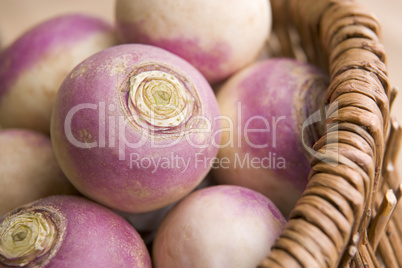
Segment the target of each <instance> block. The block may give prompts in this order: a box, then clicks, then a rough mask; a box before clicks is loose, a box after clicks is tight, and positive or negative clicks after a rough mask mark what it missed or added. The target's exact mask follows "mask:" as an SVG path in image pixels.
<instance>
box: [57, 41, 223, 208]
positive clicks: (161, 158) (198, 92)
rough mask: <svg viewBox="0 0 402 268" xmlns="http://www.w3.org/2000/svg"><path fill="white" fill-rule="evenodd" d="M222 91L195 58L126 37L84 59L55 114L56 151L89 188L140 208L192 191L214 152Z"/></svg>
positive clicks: (79, 184)
mask: <svg viewBox="0 0 402 268" xmlns="http://www.w3.org/2000/svg"><path fill="white" fill-rule="evenodd" d="M218 115H219V109H218V104H217V101H216V98H215V95H214V93H213V91H212V89H211V87H210V85H209V84H208V82H207V81H206V80H205V78H204V77H203V76H202V75H201V74H200V73H199V72H198V71H197V70H196V69H195V68H194V67H193V66H191V65H190V64H189V63H187V62H186V61H184V60H183V59H181V58H179V57H178V56H176V55H174V54H172V53H170V52H167V51H165V50H163V49H160V48H157V47H153V46H148V45H141V44H126V45H120V46H115V47H112V48H108V49H105V50H103V51H101V52H99V53H97V54H95V55H93V56H91V57H89V58H88V59H86V60H85V61H83V62H82V63H81V64H79V65H78V66H77V67H76V68H75V69H74V70H73V71H72V72H71V74H70V75H69V76H68V77H67V78H66V80H65V81H64V82H63V84H62V86H61V88H60V91H59V93H58V95H57V98H56V103H55V109H54V111H53V115H52V123H51V137H52V143H53V146H54V150H55V154H56V157H57V159H58V161H59V163H60V166H61V168H62V170H63V171H64V173H65V174H66V176H67V177H68V179H69V180H70V181H71V182H72V183H73V184H74V186H76V188H77V189H78V190H79V191H80V192H82V193H83V194H84V195H86V196H88V197H90V198H92V199H94V200H96V201H98V202H100V203H102V204H104V205H107V206H110V207H112V208H114V209H117V210H120V211H124V212H132V213H141V212H147V211H151V210H155V209H158V208H162V207H164V206H167V205H169V204H171V203H173V202H175V201H177V200H179V199H180V198H182V197H183V196H185V195H186V194H188V193H189V192H191V191H192V190H193V189H194V188H195V187H196V186H197V185H198V184H199V183H200V182H201V181H202V179H203V178H204V177H205V176H206V174H207V173H208V171H209V169H210V167H209V165H207V164H205V163H201V162H198V160H202V159H203V158H204V157H205V158H211V157H215V155H216V154H217V151H218V148H217V146H213V144H216V143H219V140H220V134H219V133H217V134H216V135H214V133H215V130H216V129H219V127H220V124H219V122H216V120H213V119H214V118H215V117H217V116H218Z"/></svg>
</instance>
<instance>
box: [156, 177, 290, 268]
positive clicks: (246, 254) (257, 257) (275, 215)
mask: <svg viewBox="0 0 402 268" xmlns="http://www.w3.org/2000/svg"><path fill="white" fill-rule="evenodd" d="M284 224H285V219H284V217H283V216H282V215H281V213H280V212H279V210H278V209H277V208H276V206H275V205H274V204H273V203H272V202H271V201H270V200H269V199H268V198H266V197H265V196H263V195H262V194H260V193H258V192H255V191H253V190H251V189H247V188H244V187H240V186H232V185H219V186H212V187H207V188H204V189H201V190H198V191H195V192H193V193H191V194H190V195H189V196H187V197H186V198H184V199H183V200H182V201H181V202H180V203H179V204H178V205H176V206H175V207H174V208H173V209H172V210H171V211H170V212H169V213H168V215H167V216H166V217H165V219H164V220H163V221H162V223H161V225H160V227H159V229H158V231H157V233H156V236H155V240H154V243H153V251H152V253H153V261H154V266H155V267H156V268H163V267H169V268H170V267H175V268H187V267H192V268H197V267H211V268H220V267H256V266H257V265H258V263H259V262H260V261H261V260H262V259H263V258H264V257H265V256H266V255H267V254H268V253H269V251H270V248H271V246H272V244H273V242H274V241H275V239H276V238H277V237H278V236H279V234H280V232H281V230H282V227H283V226H284Z"/></svg>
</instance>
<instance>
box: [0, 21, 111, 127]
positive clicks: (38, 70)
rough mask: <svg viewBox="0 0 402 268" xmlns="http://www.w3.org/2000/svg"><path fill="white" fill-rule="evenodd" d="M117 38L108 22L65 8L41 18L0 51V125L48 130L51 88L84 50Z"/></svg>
mask: <svg viewBox="0 0 402 268" xmlns="http://www.w3.org/2000/svg"><path fill="white" fill-rule="evenodd" d="M116 44H117V39H116V36H115V34H114V29H113V27H112V26H111V25H110V24H109V23H107V22H105V21H103V20H101V19H98V18H95V17H92V16H88V15H79V14H69V15H64V16H61V17H57V18H54V19H50V20H48V21H45V22H44V23H42V24H40V25H38V26H36V27H35V28H33V29H31V30H29V31H28V32H26V33H25V34H23V35H22V36H21V37H20V38H19V39H17V40H16V41H15V42H14V43H12V44H11V45H10V46H9V47H7V48H5V49H4V50H3V51H2V52H1V54H0V125H2V126H3V127H5V128H30V129H34V130H37V131H40V132H43V133H46V134H49V128H50V116H51V110H52V106H53V102H54V99H55V97H56V93H57V91H58V89H59V87H60V85H61V83H62V82H63V80H64V78H65V77H66V76H67V74H68V73H69V72H70V71H71V70H72V69H73V68H74V67H75V66H76V65H77V64H78V63H80V62H81V61H82V60H84V59H85V58H87V57H88V56H90V55H92V54H94V53H96V52H98V51H100V50H102V49H104V48H107V47H110V46H113V45H116Z"/></svg>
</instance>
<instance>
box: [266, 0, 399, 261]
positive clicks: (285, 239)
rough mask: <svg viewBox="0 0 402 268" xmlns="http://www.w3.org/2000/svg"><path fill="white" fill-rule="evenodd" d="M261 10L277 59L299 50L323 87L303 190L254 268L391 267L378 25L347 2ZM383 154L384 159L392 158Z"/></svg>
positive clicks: (291, 1)
mask: <svg viewBox="0 0 402 268" xmlns="http://www.w3.org/2000/svg"><path fill="white" fill-rule="evenodd" d="M271 3H272V8H273V15H274V27H273V32H274V35H275V36H276V39H277V41H278V42H279V43H280V46H281V48H282V49H281V52H282V53H283V56H292V57H297V56H298V49H299V48H302V50H303V51H304V54H305V58H306V59H307V60H308V61H309V62H311V63H313V64H315V65H317V66H319V67H321V68H322V69H324V70H326V71H327V72H328V74H329V76H330V80H331V81H330V85H329V88H328V91H327V94H326V100H325V101H326V104H328V107H327V110H326V121H325V125H326V130H325V135H324V136H323V137H322V138H321V139H320V140H319V141H318V142H317V143H316V144H315V145H314V150H315V152H316V154H315V155H314V156H313V158H312V161H311V166H312V167H311V172H310V175H309V182H308V185H307V188H306V190H305V192H304V193H303V195H302V197H301V198H300V200H299V201H298V202H297V204H296V207H295V208H294V209H293V210H292V212H291V214H290V219H289V221H288V223H287V225H286V226H285V228H284V230H283V232H282V234H281V235H280V237H279V238H278V240H277V241H276V243H275V244H274V246H273V248H272V250H271V253H270V254H269V256H268V257H267V258H266V259H265V260H264V261H262V263H261V264H260V266H259V267H286V268H288V267H338V266H340V267H351V266H352V267H362V266H364V265H366V264H367V265H370V267H379V266H380V264H381V262H382V261H381V260H380V257H379V256H380V255H383V256H386V255H387V256H388V255H392V257H390V260H389V262H390V263H391V264H390V265H398V264H399V265H401V264H402V263H401V261H402V258H401V257H397V256H395V254H393V252H394V251H393V250H396V249H401V246H402V241H401V240H396V242H391V240H390V239H389V237H391V236H399V237H402V226H401V224H402V221H401V224H398V223H397V220H394V218H396V217H398V219H400V218H402V213H401V214H399V213H394V214H392V212H393V211H394V210H395V211H398V210H400V209H399V208H398V207H395V206H396V203H395V202H394V201H395V200H396V199H395V196H393V192H392V191H388V190H389V189H396V187H398V186H396V185H390V182H389V181H390V180H392V179H390V177H395V176H389V175H388V176H387V178H385V177H384V176H383V177H381V175H382V174H383V175H384V172H385V173H386V171H384V172H383V173H381V167H382V163H383V160H384V151H385V140H386V137H387V131H388V125H389V109H390V107H389V106H390V101H389V98H390V95H391V87H390V85H389V81H388V74H387V68H386V54H385V52H384V48H383V46H382V44H381V27H380V24H379V23H378V21H377V20H376V18H375V16H374V15H373V14H372V13H370V12H368V11H366V10H365V9H364V7H362V6H361V5H360V4H359V3H357V2H356V1H351V0H272V1H271ZM294 29H296V30H297V33H298V35H297V37H294V35H295V31H294ZM297 42H299V43H297ZM392 94H394V93H392ZM390 137H391V135H390ZM389 139H390V138H388V140H389ZM388 147H390V146H389V142H388V143H387V148H388ZM391 151H392V150H391V149H390V148H388V151H387V155H389V156H388V158H389V159H395V155H396V153H395V152H391ZM391 155H392V157H391ZM389 162H392V161H389ZM387 164H388V163H387ZM388 170H389V169H388ZM388 173H392V172H388ZM393 180H394V181H393V184H398V183H399V184H400V182H399V180H398V179H397V178H393ZM379 183H381V184H379ZM391 184H392V183H391ZM401 189H402V187H401ZM376 191H378V193H381V195H379V194H376V195H375V193H376ZM387 191H388V192H387ZM384 196H385V197H386V198H385V199H384ZM396 198H397V197H396ZM381 204H382V205H381ZM399 207H400V206H399ZM377 212H378V213H377ZM396 214H398V215H396ZM375 215H378V217H375V218H373V216H375ZM389 219H390V224H388V220H389ZM370 223H371V226H369V224H370ZM387 224H388V225H387ZM369 230H370V233H368V232H369ZM387 232H388V234H387V235H384V234H383V233H387ZM377 245H378V251H377V253H376V249H377ZM377 257H379V259H377ZM398 258H399V259H400V260H398ZM390 267H394V266H390ZM395 267H397V266H395Z"/></svg>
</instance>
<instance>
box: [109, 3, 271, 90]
mask: <svg viewBox="0 0 402 268" xmlns="http://www.w3.org/2000/svg"><path fill="white" fill-rule="evenodd" d="M116 21H117V28H118V31H119V34H120V37H121V39H122V40H123V41H124V42H130V43H144V44H150V45H154V46H158V47H161V48H164V49H166V50H169V51H170V52H173V53H175V54H177V55H179V56H181V57H183V58H184V59H186V60H187V61H189V62H190V63H191V64H192V65H194V66H195V67H196V68H197V69H198V70H199V71H200V72H201V73H202V74H203V75H204V76H205V77H206V78H207V79H208V81H209V82H211V83H215V82H218V81H220V80H222V79H224V78H227V77H228V76H230V75H231V74H233V73H234V72H236V71H238V70H239V69H241V68H242V67H244V66H245V65H247V64H249V63H250V62H252V61H253V60H254V59H255V58H256V57H257V55H258V54H259V52H260V50H261V49H262V47H263V45H264V42H265V41H266V39H267V38H268V35H269V33H270V30H271V7H270V2H269V1H267V0H254V1H247V0H219V1H216V0H203V1H198V0H162V1H161V0H118V1H117V2H116Z"/></svg>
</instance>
